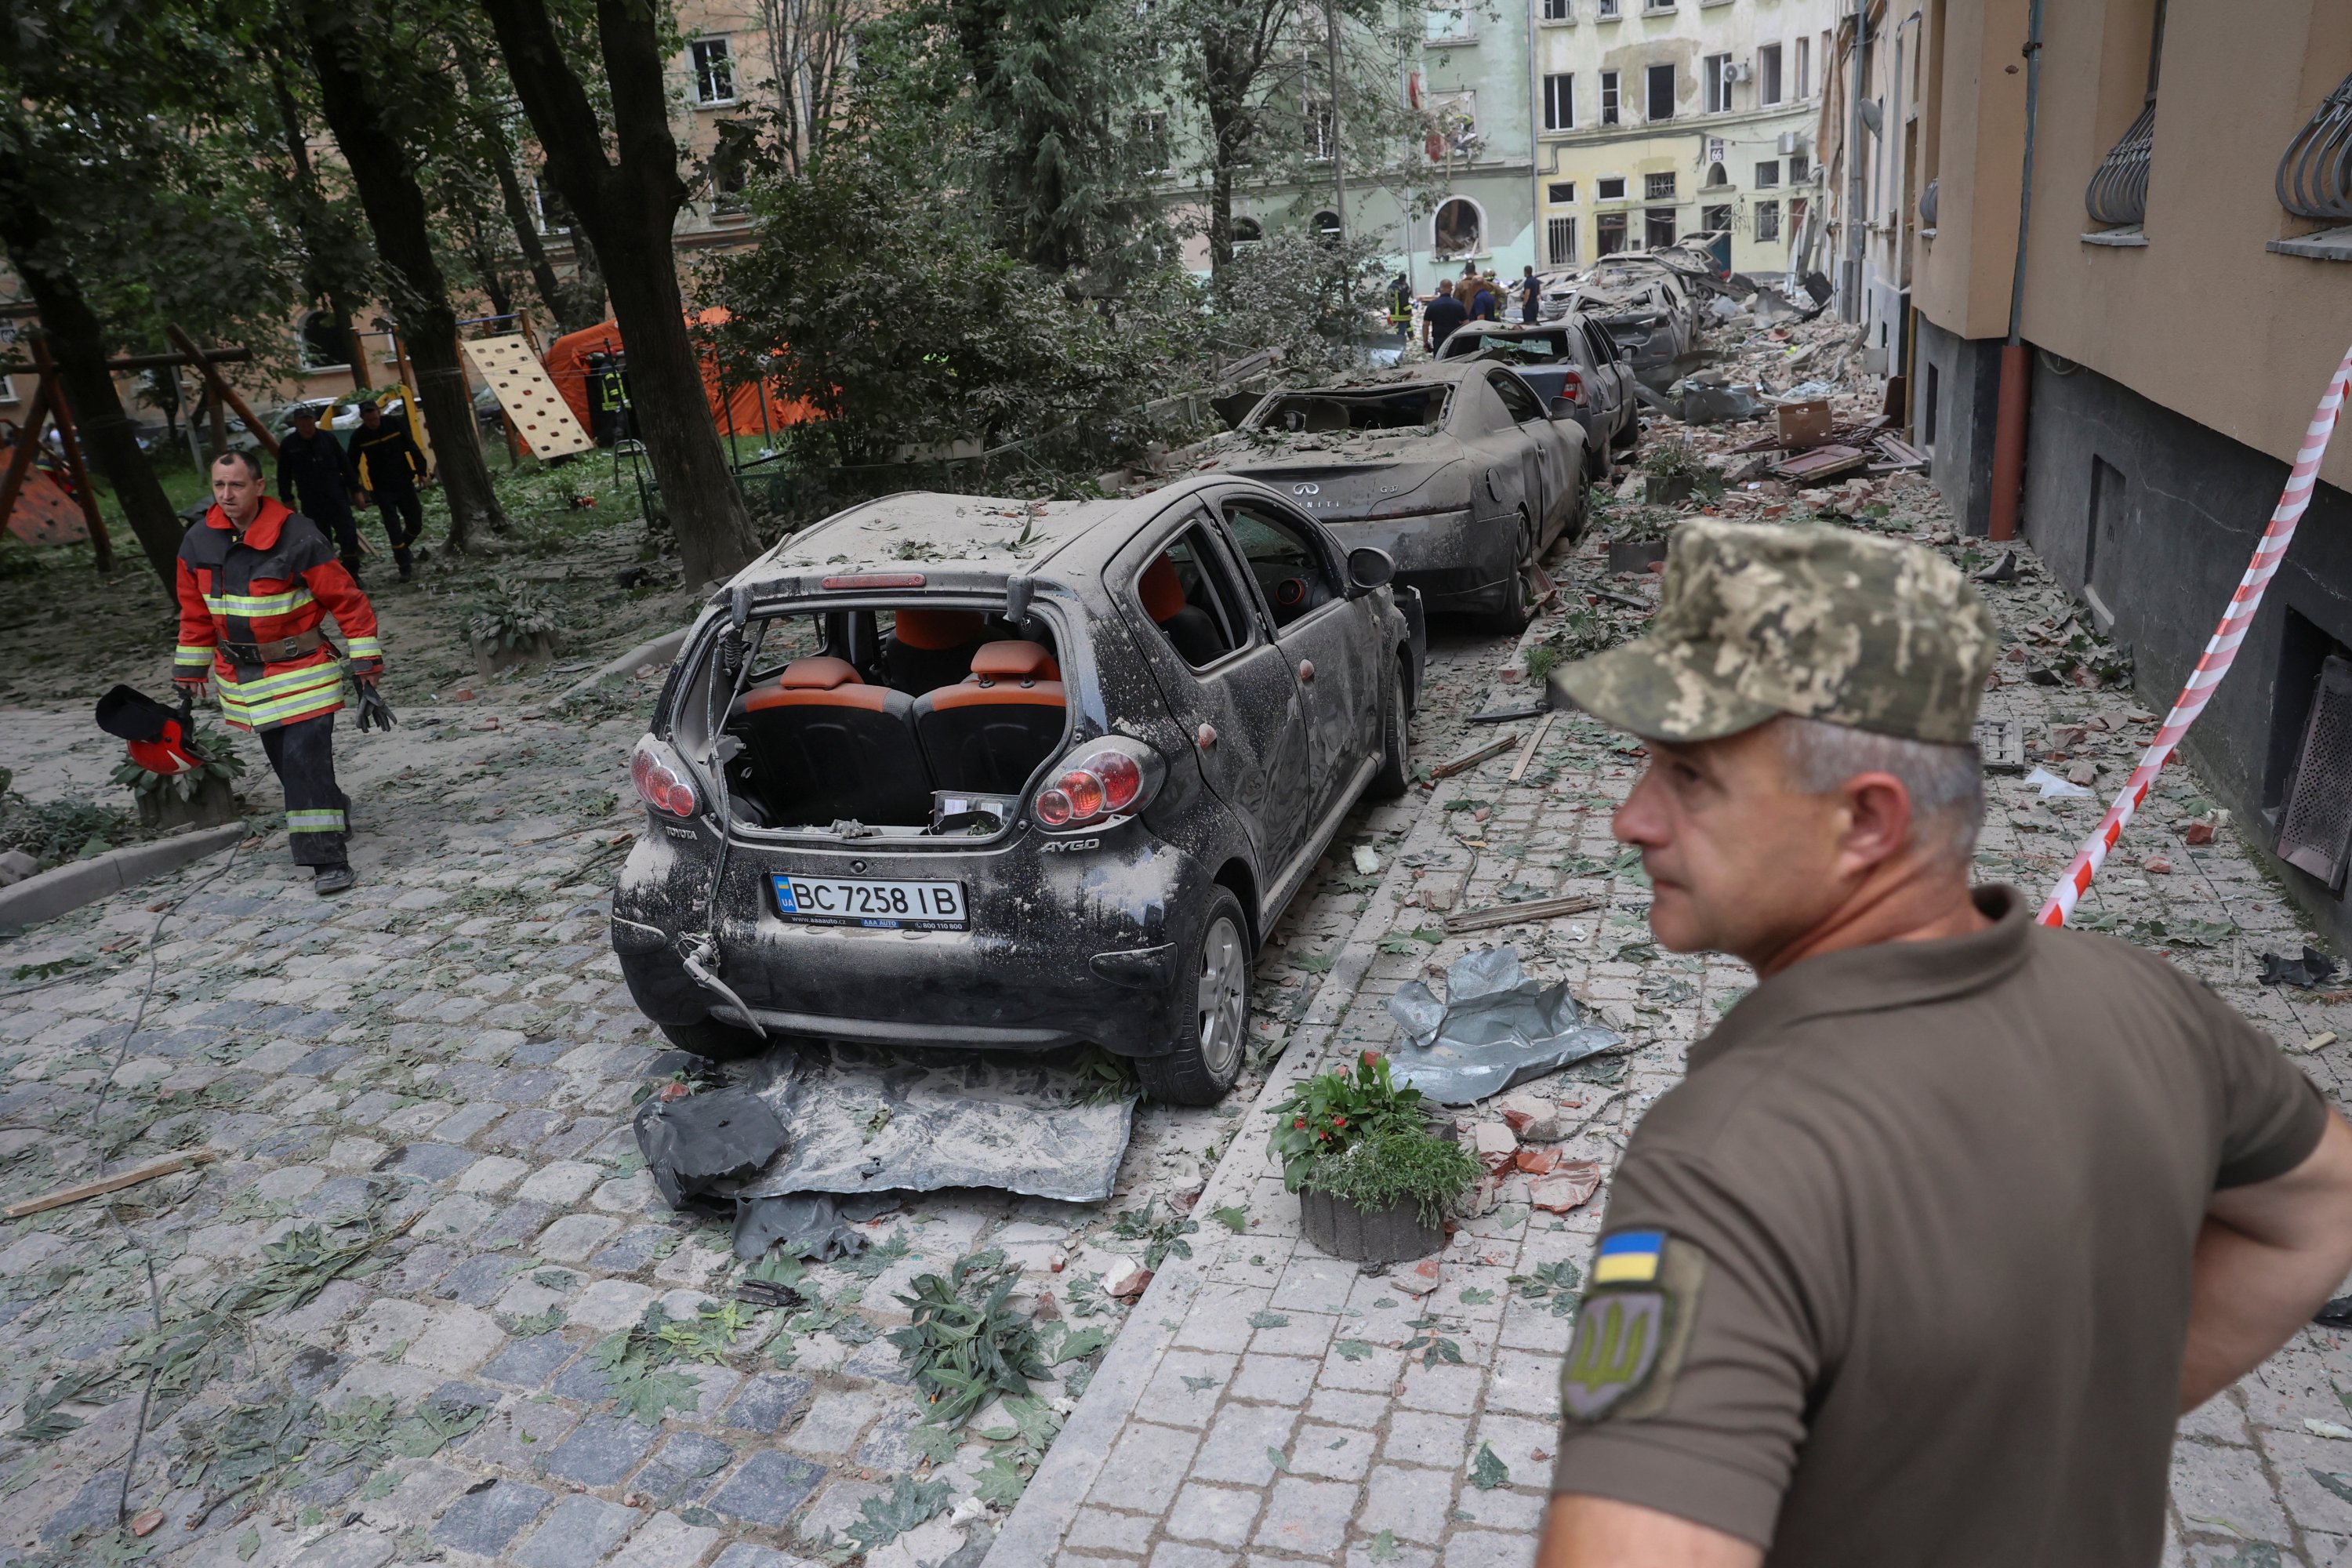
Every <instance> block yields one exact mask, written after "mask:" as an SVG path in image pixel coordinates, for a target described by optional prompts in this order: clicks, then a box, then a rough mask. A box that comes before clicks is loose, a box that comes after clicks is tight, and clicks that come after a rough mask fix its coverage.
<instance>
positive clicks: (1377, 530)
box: [1325, 511, 1518, 613]
mask: <svg viewBox="0 0 2352 1568" xmlns="http://www.w3.org/2000/svg"><path fill="white" fill-rule="evenodd" d="M1325 526H1326V527H1328V528H1329V529H1330V530H1331V531H1332V532H1333V533H1335V534H1337V535H1338V536H1339V542H1340V544H1341V545H1342V546H1343V547H1344V548H1346V549H1349V550H1353V549H1356V548H1358V547H1359V546H1360V545H1366V544H1370V545H1374V546H1377V547H1378V548H1380V549H1381V550H1385V551H1387V552H1389V555H1390V558H1391V559H1392V560H1393V561H1395V562H1396V565H1397V581H1398V582H1400V583H1402V584H1407V585H1409V586H1411V587H1413V588H1417V589H1419V590H1420V591H1421V596H1422V600H1423V604H1424V605H1426V607H1428V608H1429V609H1432V610H1436V611H1441V612H1449V613H1452V612H1462V611H1473V612H1486V611H1493V610H1499V609H1501V608H1502V607H1503V606H1504V605H1505V604H1506V602H1507V599H1508V597H1509V594H1510V586H1511V574H1512V572H1513V571H1514V570H1516V569H1517V552H1518V539H1517V535H1516V532H1515V531H1514V529H1513V527H1512V525H1511V524H1510V522H1509V521H1479V520H1478V519H1477V518H1476V517H1475V515H1474V514H1473V513H1471V512H1469V511H1428V512H1416V513H1413V514H1412V515H1409V516H1405V517H1383V518H1373V519H1370V520H1368V521H1360V522H1342V521H1336V520H1332V519H1326V520H1325Z"/></svg>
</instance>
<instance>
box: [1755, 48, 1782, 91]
mask: <svg viewBox="0 0 2352 1568" xmlns="http://www.w3.org/2000/svg"><path fill="white" fill-rule="evenodd" d="M1756 101H1757V102H1759V103H1778V102H1780V45H1778V44H1766V45H1765V46H1764V47H1762V48H1760V49H1758V50H1757V51H1756Z"/></svg>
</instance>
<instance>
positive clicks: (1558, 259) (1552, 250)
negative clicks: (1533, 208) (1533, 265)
mask: <svg viewBox="0 0 2352 1568" xmlns="http://www.w3.org/2000/svg"><path fill="white" fill-rule="evenodd" d="M1544 251H1545V258H1546V260H1547V261H1548V263H1549V265H1551V266H1553V267H1566V266H1568V265H1569V264H1570V263H1571V262H1573V261H1575V259H1576V220H1575V219H1574V218H1572V217H1556V218H1548V219H1546V220H1545V221H1544Z"/></svg>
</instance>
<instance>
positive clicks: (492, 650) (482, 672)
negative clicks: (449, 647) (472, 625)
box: [467, 632, 556, 680]
mask: <svg viewBox="0 0 2352 1568" xmlns="http://www.w3.org/2000/svg"><path fill="white" fill-rule="evenodd" d="M467 642H468V643H469V644H470V645H471V647H472V648H473V650H474V673H475V674H477V675H478V676H479V677H481V679H484V680H488V679H490V677H492V676H493V675H496V674H497V673H498V672H499V671H500V670H502V669H524V670H528V671H530V673H531V674H533V675H536V674H538V673H539V672H540V671H541V670H542V669H545V668H547V667H548V666H549V665H550V664H551V663H553V662H554V660H555V652H556V647H555V634H554V633H553V632H540V633H537V634H535V635H534V636H532V637H530V639H529V640H527V641H525V642H523V643H520V644H515V643H508V642H503V641H500V642H487V641H484V640H483V639H481V638H479V637H469V638H467Z"/></svg>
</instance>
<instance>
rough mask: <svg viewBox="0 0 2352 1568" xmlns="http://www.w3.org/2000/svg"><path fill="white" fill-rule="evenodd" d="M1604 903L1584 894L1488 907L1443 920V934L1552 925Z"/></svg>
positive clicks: (1599, 898)
mask: <svg viewBox="0 0 2352 1568" xmlns="http://www.w3.org/2000/svg"><path fill="white" fill-rule="evenodd" d="M1608 901H1609V900H1606V899H1604V898H1601V897H1600V896H1599V895H1597V894H1592V893H1584V894H1580V895H1579V896H1577V897H1575V898H1570V899H1528V900H1522V901H1521V902H1519V903H1516V904H1488V905H1487V906H1486V908H1484V909H1477V910H1462V911H1461V912H1460V913H1459V914H1451V915H1448V916H1446V917H1445V934H1446V935H1448V936H1460V935H1461V934H1462V933H1463V932H1464V931H1486V930H1489V929H1491V928H1493V927H1495V926H1511V925H1527V924H1531V923H1534V922H1536V921H1556V920H1559V919H1561V918H1563V917H1564V916H1568V915H1580V914H1585V913H1588V912H1589V911H1591V910H1597V909H1600V908H1601V906H1602V905H1604V904H1606V903H1607V902H1608Z"/></svg>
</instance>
